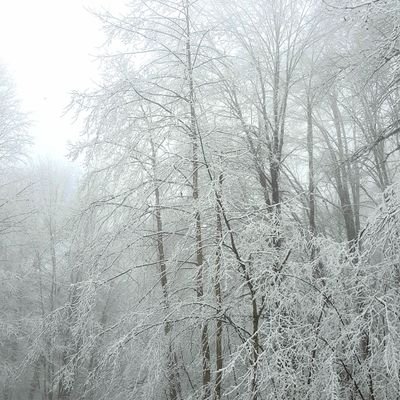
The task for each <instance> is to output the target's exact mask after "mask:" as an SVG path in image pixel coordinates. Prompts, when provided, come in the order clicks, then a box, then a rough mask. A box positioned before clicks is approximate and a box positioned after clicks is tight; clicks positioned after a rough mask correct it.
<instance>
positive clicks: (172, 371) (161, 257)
mask: <svg viewBox="0 0 400 400" xmlns="http://www.w3.org/2000/svg"><path fill="white" fill-rule="evenodd" d="M150 144H151V152H152V160H151V162H152V169H153V181H154V197H155V219H156V225H157V235H156V237H157V253H158V262H159V265H160V280H161V288H162V292H163V301H164V308H165V310H166V313H167V314H168V311H169V308H170V304H169V294H168V277H167V264H166V258H165V249H164V237H163V223H162V215H161V202H160V187H159V180H158V178H157V168H156V167H157V165H156V156H157V154H156V149H155V146H154V142H153V140H152V139H151V140H150ZM171 329H172V327H171V323H170V322H168V321H166V322H165V324H164V335H165V337H166V339H167V341H168V365H167V368H168V372H167V376H168V386H169V388H168V393H169V398H170V400H177V399H179V398H180V397H181V396H180V392H181V390H180V383H179V374H178V366H177V356H176V353H175V352H174V350H173V347H172V343H171Z"/></svg>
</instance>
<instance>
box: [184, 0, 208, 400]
mask: <svg viewBox="0 0 400 400" xmlns="http://www.w3.org/2000/svg"><path fill="white" fill-rule="evenodd" d="M185 20H186V73H187V81H188V88H189V107H190V136H191V141H192V175H193V182H192V185H193V202H194V208H195V215H194V220H195V230H196V263H197V297H198V299H199V301H200V302H201V301H203V295H204V288H203V265H204V255H203V240H202V232H201V215H200V210H199V132H198V127H197V116H196V109H195V90H194V82H193V62H192V49H191V30H190V12H189V0H185ZM201 354H202V375H203V378H202V384H203V399H208V398H210V394H211V388H210V383H211V361H210V359H211V356H210V346H209V339H208V325H207V322H203V324H202V328H201Z"/></svg>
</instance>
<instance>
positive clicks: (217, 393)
mask: <svg viewBox="0 0 400 400" xmlns="http://www.w3.org/2000/svg"><path fill="white" fill-rule="evenodd" d="M222 182H223V174H222V173H220V175H219V178H218V184H219V188H218V189H219V190H218V189H217V191H216V196H217V203H216V214H217V234H216V244H217V253H216V261H215V288H214V289H215V298H216V301H217V310H218V311H217V312H218V317H217V331H216V334H215V352H216V370H217V372H216V376H215V390H214V400H220V399H221V394H222V368H223V354H222V321H221V316H220V315H219V314H220V313H221V312H222V291H221V262H222V241H223V237H222V210H221V207H220V205H219V204H221V203H222V194H221V193H222ZM218 200H219V201H218Z"/></svg>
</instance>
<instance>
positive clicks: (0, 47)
mask: <svg viewBox="0 0 400 400" xmlns="http://www.w3.org/2000/svg"><path fill="white" fill-rule="evenodd" d="M115 3H116V2H115V0H114V1H113V0H0V63H2V64H4V65H6V66H7V68H8V70H9V71H10V73H11V75H12V76H13V78H14V81H15V83H16V85H17V92H18V97H19V98H20V99H21V101H22V103H23V109H24V111H28V112H30V113H31V119H32V120H33V121H34V126H33V127H32V128H31V132H32V134H33V135H34V137H35V141H36V151H37V152H38V153H39V154H41V155H44V154H48V155H51V156H52V157H62V156H64V155H65V154H66V152H67V149H66V144H67V141H68V140H73V139H74V138H76V137H77V136H78V134H79V130H80V128H79V126H78V125H77V124H75V125H73V124H72V116H70V115H67V116H66V117H62V114H63V110H64V108H65V107H66V105H68V103H69V100H70V97H69V93H70V92H71V91H72V90H80V89H86V88H89V87H91V86H92V85H93V83H92V82H93V81H95V80H96V79H97V77H98V75H97V63H96V62H95V59H94V55H96V54H100V53H101V50H99V46H100V45H101V44H102V42H103V40H104V36H103V34H102V32H101V27H100V24H99V23H98V21H97V20H96V18H95V17H94V16H92V15H91V14H90V13H88V12H87V11H86V8H88V7H89V8H91V9H100V8H101V7H103V8H104V7H106V8H108V6H111V5H113V6H114V7H115ZM114 7H113V8H114Z"/></svg>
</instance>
